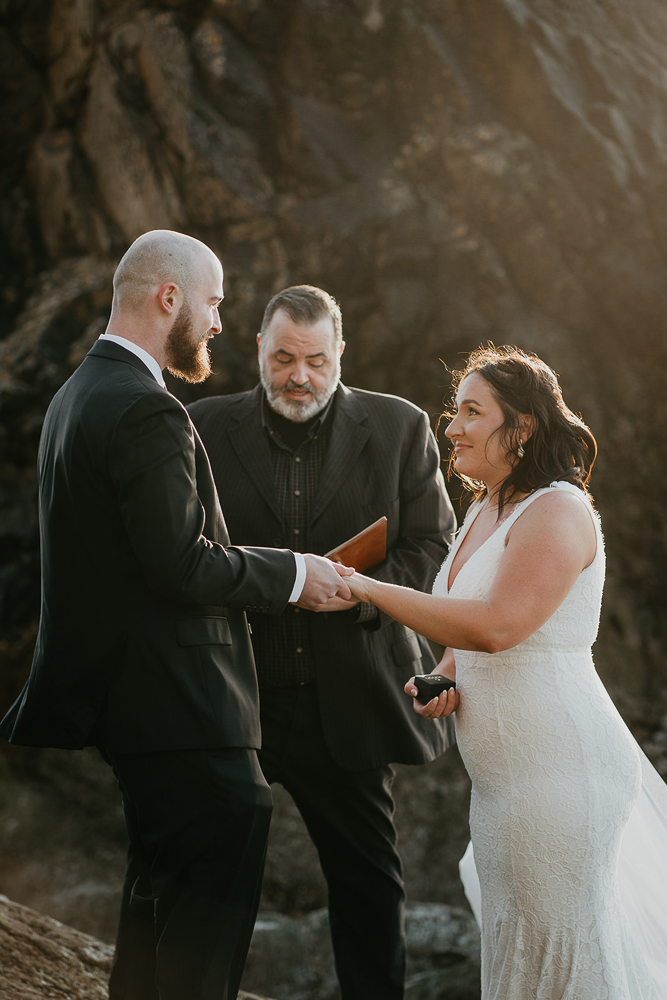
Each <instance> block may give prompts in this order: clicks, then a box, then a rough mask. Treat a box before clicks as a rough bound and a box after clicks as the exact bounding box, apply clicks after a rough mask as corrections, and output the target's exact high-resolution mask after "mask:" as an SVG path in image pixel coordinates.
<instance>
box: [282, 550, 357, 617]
mask: <svg viewBox="0 0 667 1000" xmlns="http://www.w3.org/2000/svg"><path fill="white" fill-rule="evenodd" d="M303 558H304V560H305V563H306V582H305V584H304V585H303V590H302V591H301V597H300V598H299V600H298V601H297V602H296V603H297V604H298V606H299V607H300V608H307V609H308V610H309V611H315V610H319V609H320V608H321V606H322V605H324V604H326V603H327V601H328V600H330V599H331V598H332V597H342V598H343V600H345V601H349V600H350V598H351V597H352V594H351V592H350V588H349V587H348V585H347V584H346V583H345V580H344V577H346V576H352V574H353V573H354V570H353V569H351V568H350V567H349V566H341V565H340V564H339V563H333V562H331V560H330V559H325V558H324V556H315V555H313V554H312V553H308V554H307V555H304V557H303Z"/></svg>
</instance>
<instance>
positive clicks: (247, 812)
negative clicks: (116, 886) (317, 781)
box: [103, 747, 272, 1000]
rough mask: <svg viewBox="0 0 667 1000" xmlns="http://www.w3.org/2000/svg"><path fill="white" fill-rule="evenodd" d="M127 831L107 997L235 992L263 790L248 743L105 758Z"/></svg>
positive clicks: (267, 795) (161, 998) (257, 855)
mask: <svg viewBox="0 0 667 1000" xmlns="http://www.w3.org/2000/svg"><path fill="white" fill-rule="evenodd" d="M103 754H104V756H105V757H106V759H108V760H109V761H110V763H111V764H112V766H113V768H114V772H115V774H116V778H117V780H118V784H119V787H120V790H121V794H122V796H123V808H124V810H125V819H126V822H127V829H128V833H129V838H130V844H129V849H128V858H127V870H126V876H125V884H124V888H123V899H122V904H121V914H120V921H119V925H118V936H117V941H116V954H115V957H114V962H113V966H112V970H111V977H110V980H109V997H110V998H111V1000H234V998H235V997H236V995H237V992H238V988H239V983H240V980H241V974H242V972H243V966H244V963H245V959H246V955H247V952H248V946H249V944H250V938H251V935H252V928H253V925H254V922H255V916H256V914H257V907H258V905H259V897H260V891H261V883H262V876H263V873H264V860H265V857H266V843H267V837H268V830H269V823H270V818H271V810H272V801H271V791H270V789H269V787H268V785H267V783H266V781H265V780H264V778H263V776H262V773H261V771H260V768H259V765H258V763H257V755H256V753H255V751H254V750H246V749H240V748H234V747H233V748H226V749H219V750H180V751H170V752H164V753H146V754H109V753H108V752H105V751H103Z"/></svg>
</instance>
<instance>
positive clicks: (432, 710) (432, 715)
mask: <svg viewBox="0 0 667 1000" xmlns="http://www.w3.org/2000/svg"><path fill="white" fill-rule="evenodd" d="M403 690H404V691H405V693H406V694H409V695H410V696H411V698H412V699H413V702H412V707H413V708H414V710H415V712H416V713H417V715H421V717H422V718H423V719H442V718H444V717H445V716H446V715H451V714H452V712H455V711H456V709H457V708H458V707H459V701H460V698H459V693H458V691H457V690H456V688H450V689H449V690H448V691H443V692H442V693H441V694H439V695H438V697H437V698H431V700H430V701H429V702H428V703H427V704H426V705H422V703H421V702H420V701H417V695H418V694H419V692H418V691H417V688H416V687H415V679H414V677H411V678H410V680H409V681H408V683H407V684H406V685H405V687H404V689H403Z"/></svg>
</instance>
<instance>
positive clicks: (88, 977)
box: [0, 896, 112, 1000]
mask: <svg viewBox="0 0 667 1000" xmlns="http://www.w3.org/2000/svg"><path fill="white" fill-rule="evenodd" d="M111 958H112V949H111V948H110V947H109V946H108V945H105V944H102V942H101V941H97V940H96V939H95V938H93V937H90V936H89V935H87V934H82V933H81V932H80V931H75V930H73V929H72V928H71V927H66V926H65V925H64V924H61V923H60V922H59V921H58V920H53V919H52V918H51V917H45V916H43V915H42V914H41V913H35V911H34V910H29V909H28V908H27V907H26V906H19V905H18V904H17V903H12V902H10V900H9V899H7V897H6V896H0V981H1V982H2V997H3V1000H45V998H46V997H54V998H58V1000H106V998H107V997H108V995H109V994H108V991H107V988H106V983H107V979H108V977H109V969H110V968H111Z"/></svg>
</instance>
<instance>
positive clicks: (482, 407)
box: [445, 372, 513, 491]
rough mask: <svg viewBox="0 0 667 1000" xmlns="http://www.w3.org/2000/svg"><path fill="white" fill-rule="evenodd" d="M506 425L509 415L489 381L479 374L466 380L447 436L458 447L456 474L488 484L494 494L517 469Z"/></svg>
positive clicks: (462, 383) (446, 432) (460, 390)
mask: <svg viewBox="0 0 667 1000" xmlns="http://www.w3.org/2000/svg"><path fill="white" fill-rule="evenodd" d="M504 423H505V415H504V413H503V411H502V409H501V407H500V403H499V402H498V400H497V399H496V397H495V395H494V392H493V389H492V388H491V386H490V385H489V383H488V382H487V381H486V379H485V378H483V377H482V376H481V375H478V374H477V373H476V372H473V373H472V374H471V375H468V376H466V378H464V380H463V381H462V382H461V385H460V386H459V390H458V392H457V394H456V416H455V417H454V419H453V420H452V422H451V423H450V424H449V426H448V427H447V430H446V431H445V434H446V435H447V437H448V438H449V439H450V441H451V442H452V444H453V446H454V454H455V457H456V471H457V472H458V473H459V474H460V475H462V476H467V477H468V478H469V479H476V480H478V481H482V482H484V483H486V485H487V487H488V488H489V490H490V491H492V490H493V488H494V487H495V486H499V485H500V483H501V482H502V481H503V480H504V479H506V478H507V476H508V475H509V474H510V472H511V471H512V468H513V463H512V456H511V455H510V453H509V451H508V449H507V446H506V444H505V434H504V430H503V425H504Z"/></svg>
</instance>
